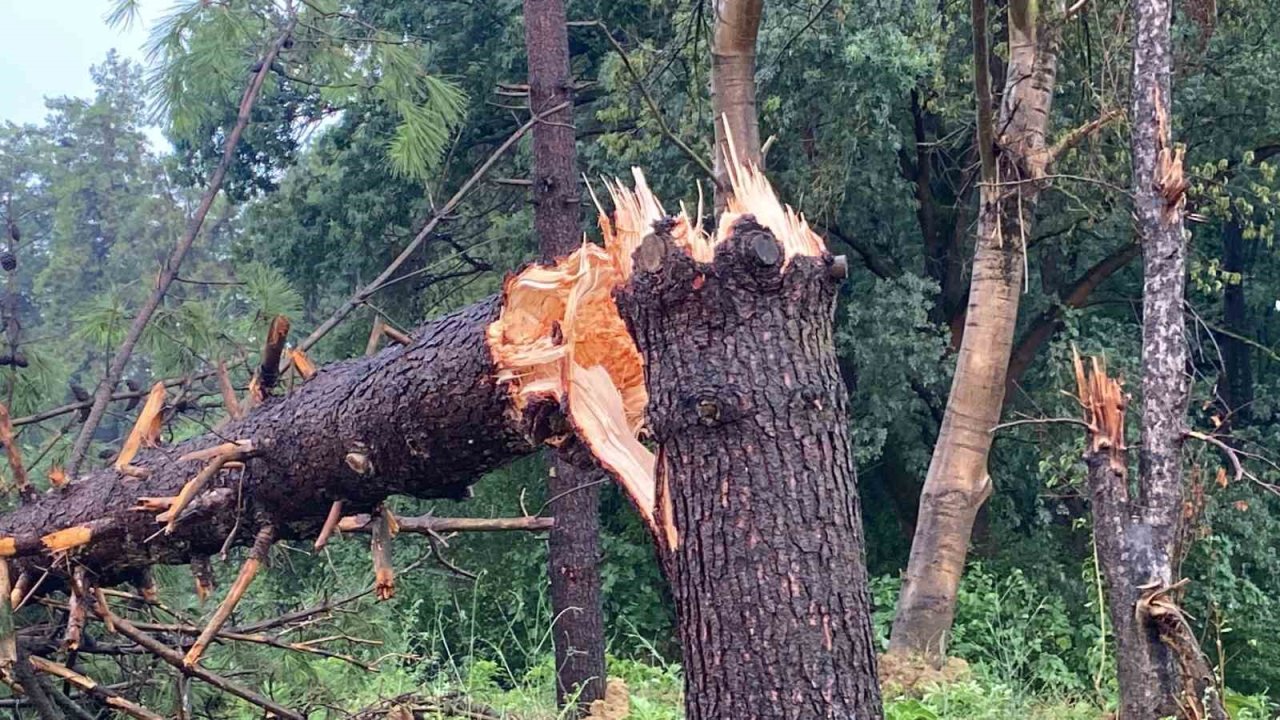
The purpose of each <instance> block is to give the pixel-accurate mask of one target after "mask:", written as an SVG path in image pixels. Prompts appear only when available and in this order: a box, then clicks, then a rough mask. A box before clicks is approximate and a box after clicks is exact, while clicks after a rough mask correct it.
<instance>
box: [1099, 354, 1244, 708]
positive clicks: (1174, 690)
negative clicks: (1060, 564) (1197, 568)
mask: <svg viewBox="0 0 1280 720" xmlns="http://www.w3.org/2000/svg"><path fill="white" fill-rule="evenodd" d="M1076 381H1077V386H1078V389H1079V396H1080V398H1081V401H1082V403H1083V405H1084V407H1085V423H1086V424H1087V425H1088V428H1089V430H1088V446H1087V449H1086V450H1085V455H1084V460H1085V465H1086V466H1087V468H1088V478H1089V497H1090V499H1091V501H1092V509H1093V536H1094V542H1095V543H1096V545H1097V549H1098V565H1099V567H1100V569H1101V571H1102V574H1103V577H1104V578H1105V579H1106V596H1107V613H1108V616H1109V617H1110V619H1111V630H1112V632H1113V633H1114V635H1115V642H1116V674H1117V677H1118V679H1119V683H1120V715H1119V716H1120V717H1121V718H1124V719H1125V720H1155V719H1156V718H1165V717H1177V718H1186V719H1187V720H1190V719H1192V718H1194V719H1196V720H1200V719H1202V718H1212V719H1213V720H1226V718H1227V715H1226V712H1225V711H1224V710H1223V708H1222V704H1221V699H1220V697H1219V696H1218V688H1217V686H1216V684H1215V678H1214V675H1213V672H1212V670H1211V669H1210V668H1209V664H1208V662H1207V661H1206V660H1205V659H1204V655H1203V654H1202V653H1201V651H1200V646H1199V643H1198V641H1197V639H1196V636H1195V634H1194V632H1193V631H1192V629H1191V627H1190V625H1188V623H1187V618H1186V616H1185V615H1184V614H1183V612H1182V610H1181V609H1180V608H1179V607H1178V604H1177V596H1178V588H1177V585H1176V584H1171V583H1169V582H1168V581H1167V579H1165V578H1167V577H1172V571H1170V570H1166V569H1165V568H1164V567H1163V564H1165V563H1167V558H1168V556H1169V547H1170V543H1169V541H1168V539H1167V536H1166V534H1165V533H1164V531H1163V529H1162V528H1161V527H1160V526H1158V525H1157V526H1153V525H1152V524H1151V523H1149V522H1148V518H1147V517H1145V515H1146V512H1145V510H1146V509H1145V508H1143V507H1142V505H1141V503H1142V502H1143V498H1144V496H1149V495H1150V494H1151V488H1150V487H1149V486H1148V480H1147V478H1146V477H1143V478H1142V479H1141V480H1140V483H1139V488H1138V490H1139V492H1138V496H1137V497H1130V492H1129V461H1128V457H1127V451H1126V442H1125V436H1124V415H1125V404H1126V396H1125V394H1124V391H1123V390H1122V388H1121V386H1120V384H1119V383H1118V382H1116V381H1115V380H1113V379H1112V378H1109V377H1107V374H1106V369H1105V367H1104V366H1103V365H1102V363H1101V362H1098V361H1096V360H1095V361H1094V362H1093V364H1092V368H1091V370H1090V371H1089V372H1086V371H1085V370H1084V366H1083V363H1080V362H1079V359H1078V358H1077V365H1076ZM1153 541H1162V542H1163V543H1164V544H1163V545H1156V544H1155V543H1154V542H1153ZM1162 573H1163V575H1164V576H1165V577H1164V578H1162V577H1161V574H1162Z"/></svg>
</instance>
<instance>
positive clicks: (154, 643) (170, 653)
mask: <svg viewBox="0 0 1280 720" xmlns="http://www.w3.org/2000/svg"><path fill="white" fill-rule="evenodd" d="M95 612H96V613H97V615H98V617H100V618H102V619H103V620H106V619H108V618H110V620H111V623H112V625H114V626H115V628H116V632H117V633H119V634H120V635H123V636H124V637H126V638H128V639H130V640H132V641H133V642H135V643H137V644H138V645H140V646H142V647H143V648H144V649H146V650H147V652H150V653H151V654H152V655H155V656H156V657H158V658H160V659H161V660H163V661H165V662H166V663H168V664H170V665H172V666H173V667H175V668H177V669H178V671H179V672H181V673H182V674H183V675H187V676H189V677H194V678H199V679H200V680H203V681H204V682H206V683H208V684H209V685H212V686H213V687H216V688H218V689H219V690H222V691H223V692H226V693H229V694H231V695H234V696H236V697H238V698H240V699H241V700H244V701H245V702H248V703H251V704H253V705H257V706H258V707H260V708H262V709H264V710H266V711H267V712H270V713H274V714H275V715H276V716H278V717H281V718H286V720H306V719H305V718H304V717H303V716H302V715H301V714H300V713H297V712H295V711H293V710H290V709H289V708H287V707H284V706H283V705H280V704H279V703H277V702H275V701H274V700H271V699H270V698H266V697H263V696H262V695H259V694H258V693H256V692H254V691H252V690H250V689H248V688H245V687H242V686H240V685H238V684H236V683H234V682H232V681H230V680H228V679H226V678H224V677H222V676H221V675H218V674H216V673H213V672H210V671H208V670H205V669H204V668H201V667H199V666H189V665H187V664H186V663H184V662H183V656H182V653H180V652H178V651H177V650H174V649H173V648H171V647H169V646H167V645H165V644H164V643H162V642H160V641H159V640H156V639H155V638H153V637H151V636H150V635H148V634H146V633H145V632H143V631H141V630H139V629H138V628H137V627H136V626H135V625H134V624H133V623H132V622H130V621H128V620H126V619H124V618H122V617H120V616H119V615H116V614H114V613H112V612H111V610H110V609H109V608H107V607H104V606H96V607H95Z"/></svg>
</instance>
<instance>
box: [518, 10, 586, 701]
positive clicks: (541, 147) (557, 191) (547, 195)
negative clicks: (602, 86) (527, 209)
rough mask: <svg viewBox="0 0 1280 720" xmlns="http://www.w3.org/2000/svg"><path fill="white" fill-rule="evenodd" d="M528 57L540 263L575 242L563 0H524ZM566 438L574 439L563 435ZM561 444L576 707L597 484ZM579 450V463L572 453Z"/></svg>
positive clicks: (558, 596) (561, 617)
mask: <svg viewBox="0 0 1280 720" xmlns="http://www.w3.org/2000/svg"><path fill="white" fill-rule="evenodd" d="M524 27H525V47H526V49H527V52H528V55H529V107H530V108H531V109H532V110H533V112H534V113H535V114H539V113H543V112H545V111H546V110H548V109H550V108H553V107H555V106H557V105H559V104H561V103H566V106H565V109H564V110H562V111H560V112H557V113H552V114H549V115H548V116H547V118H546V119H545V120H543V121H541V122H539V123H538V124H537V125H535V126H534V128H533V207H534V211H533V224H534V231H535V233H536V235H537V237H538V243H539V250H540V253H541V255H542V260H543V261H544V262H551V261H554V260H555V259H556V258H561V257H565V256H567V255H568V254H569V253H571V252H573V251H574V250H575V249H576V248H577V247H578V246H579V245H580V244H581V243H582V229H581V226H580V225H579V223H580V219H581V218H580V212H579V210H578V205H579V198H578V178H577V167H576V165H577V162H576V152H575V150H576V148H575V147H574V142H575V138H574V128H573V107H572V100H573V90H572V88H573V86H572V79H571V78H570V75H569V37H568V28H567V26H566V25H565V10H564V0H525V1H524ZM569 445H570V446H578V444H577V443H576V441H572V440H571V441H570V442H569ZM578 447H579V452H577V453H574V450H573V447H565V448H561V449H558V450H555V451H552V452H551V453H550V455H551V458H550V459H551V470H550V476H549V477H548V480H547V496H548V497H549V498H552V501H551V505H550V510H551V512H552V513H553V514H555V515H556V516H557V517H558V518H559V521H558V522H557V523H556V526H555V528H554V529H552V531H551V535H550V538H549V540H548V543H547V563H548V566H547V572H548V575H549V577H550V582H551V613H552V618H553V628H552V637H553V640H554V644H555V653H556V701H557V702H558V703H559V704H560V706H561V707H563V706H564V705H565V704H566V702H567V701H570V700H571V699H572V698H574V697H575V696H576V697H577V702H578V705H579V707H585V706H587V705H589V704H590V703H591V702H592V701H593V700H597V699H599V698H602V697H604V687H605V684H604V683H605V666H604V612H603V609H602V608H601V601H600V567H599V566H600V487H599V486H600V482H601V480H602V479H603V473H602V472H601V471H600V469H599V468H598V467H597V466H596V464H595V462H594V461H593V459H592V458H591V455H590V453H587V452H582V451H581V448H580V446H578ZM570 453H574V454H575V455H576V456H577V461H576V462H575V461H574V458H571V457H570Z"/></svg>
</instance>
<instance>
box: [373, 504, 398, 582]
mask: <svg viewBox="0 0 1280 720" xmlns="http://www.w3.org/2000/svg"><path fill="white" fill-rule="evenodd" d="M395 529H396V521H395V516H393V515H392V514H391V511H390V510H388V509H387V508H386V507H383V508H381V509H380V511H379V513H378V515H377V516H376V517H374V519H373V522H372V524H371V525H370V535H371V536H372V537H371V539H370V550H371V552H372V554H373V587H374V593H375V594H376V595H377V596H378V599H379V600H383V601H386V600H390V599H391V598H392V596H394V595H395V594H396V571H395V567H394V565H393V564H392V562H391V538H392V537H394V536H395Z"/></svg>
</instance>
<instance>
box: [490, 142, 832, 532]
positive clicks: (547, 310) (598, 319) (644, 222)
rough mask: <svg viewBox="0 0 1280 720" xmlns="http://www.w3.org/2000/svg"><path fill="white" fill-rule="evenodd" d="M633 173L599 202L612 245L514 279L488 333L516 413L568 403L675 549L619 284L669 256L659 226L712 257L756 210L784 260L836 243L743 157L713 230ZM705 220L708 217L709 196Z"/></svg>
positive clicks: (556, 440)
mask: <svg viewBox="0 0 1280 720" xmlns="http://www.w3.org/2000/svg"><path fill="white" fill-rule="evenodd" d="M632 174H633V179H634V188H627V187H625V186H624V185H622V184H621V183H620V182H616V181H614V182H610V181H606V182H605V187H606V188H607V189H608V192H609V196H610V198H611V199H612V201H613V205H614V211H613V214H612V215H610V214H608V213H606V212H605V210H604V209H603V208H602V207H600V205H599V202H598V201H597V203H596V206H597V209H598V210H599V225H600V231H601V235H602V236H603V238H604V247H600V246H598V245H594V244H592V243H588V242H584V243H583V245H582V247H581V248H579V249H578V250H576V251H574V252H573V253H572V254H570V255H569V256H567V257H564V258H561V259H559V260H558V261H557V262H556V263H555V264H553V265H535V266H532V267H529V268H527V269H525V270H524V271H523V272H521V273H519V274H518V275H513V276H510V277H508V278H507V281H506V283H505V284H504V286H503V294H504V302H503V305H502V313H501V315H500V316H499V318H498V320H497V321H495V322H494V323H493V324H491V325H490V326H489V329H488V342H489V349H490V352H491V354H492V357H493V360H494V364H495V365H496V366H497V368H498V378H499V380H500V381H501V382H504V383H506V386H507V388H508V390H509V392H510V393H511V395H512V399H513V403H512V404H513V407H514V409H515V411H516V412H517V413H520V414H521V415H523V414H524V413H526V411H528V410H530V409H531V408H534V407H537V406H538V405H539V404H542V403H546V404H549V405H552V406H555V407H563V408H565V409H566V410H567V419H568V420H569V422H570V424H571V426H572V428H571V429H572V431H573V432H576V434H577V437H578V438H579V439H580V440H581V441H582V442H584V443H585V444H586V445H587V446H588V447H589V448H590V450H591V452H592V454H593V455H594V456H595V457H596V459H597V460H598V461H599V462H600V464H601V465H602V466H603V467H604V468H605V469H607V470H609V471H610V472H611V473H612V474H613V475H614V477H615V478H616V479H617V481H618V483H619V484H620V485H621V486H622V488H623V490H624V491H625V492H626V494H627V496H628V497H629V498H630V500H631V501H632V503H633V504H635V506H636V508H637V509H638V510H639V512H640V514H641V516H642V517H643V518H644V520H645V522H646V523H647V524H648V526H649V528H650V530H651V531H652V532H653V533H654V534H655V535H656V536H657V537H658V538H659V541H660V543H661V544H662V545H663V546H664V547H666V548H668V549H674V548H675V547H676V546H677V544H678V542H679V535H678V532H677V529H676V528H675V527H674V523H673V522H669V521H664V519H663V518H666V517H668V516H669V512H664V511H663V508H660V507H659V497H658V495H659V493H658V492H657V489H656V488H655V484H654V469H655V459H654V455H653V453H652V452H651V451H650V450H649V449H648V448H647V447H645V446H644V445H643V444H642V443H641V442H640V441H639V439H638V436H639V434H640V431H641V429H642V427H643V424H644V409H645V406H646V405H647V403H648V394H647V391H646V389H645V385H644V364H643V360H642V359H641V357H640V354H639V352H638V351H637V350H636V347H635V344H634V343H633V342H632V340H631V336H630V334H629V333H628V332H627V328H626V325H625V323H624V322H623V320H622V318H621V316H620V315H619V314H618V309H617V306H616V305H615V304H614V300H613V292H614V290H616V289H618V288H619V287H621V286H622V285H623V284H625V283H626V282H627V280H628V279H629V278H630V277H631V276H632V274H633V273H635V272H636V271H637V270H654V269H656V268H653V267H648V266H647V265H648V264H650V263H652V262H661V257H657V258H649V257H647V253H646V252H645V250H644V249H642V245H643V246H645V249H648V247H649V246H648V245H646V243H645V240H646V239H647V238H649V237H652V236H653V235H654V233H655V232H661V233H662V234H663V235H664V236H665V237H666V238H667V239H669V240H670V242H671V243H672V244H673V245H674V246H675V247H676V248H679V249H680V250H682V251H684V252H685V253H686V254H688V255H689V256H690V257H691V258H693V259H694V260H696V261H697V262H699V263H703V264H706V263H710V262H712V261H713V260H714V259H715V253H716V248H717V247H718V246H719V245H720V243H722V242H724V241H725V240H726V239H728V238H729V236H730V235H731V234H732V232H733V227H734V225H735V224H736V223H737V221H738V220H739V219H740V218H741V217H743V216H744V215H747V214H750V215H752V216H754V217H755V220H756V222H758V223H760V224H761V225H762V226H764V227H766V228H768V229H769V230H770V232H772V233H773V235H774V236H775V237H776V238H777V240H778V242H779V243H780V244H781V246H782V248H783V253H784V255H785V258H784V262H783V263H782V266H783V267H784V268H785V266H786V263H787V261H790V259H791V258H793V257H795V256H799V255H810V256H817V255H822V254H824V253H825V252H826V249H825V246H824V243H823V241H822V239H821V238H820V237H819V236H818V235H817V234H815V233H814V232H813V231H812V230H811V229H810V228H809V226H808V224H807V223H806V222H805V220H804V218H803V217H802V216H801V215H800V214H799V213H797V212H795V211H794V210H792V209H791V208H790V207H787V206H785V205H783V204H781V203H780V202H778V199H777V196H776V195H775V194H774V192H773V188H772V187H771V186H770V185H769V182H768V180H766V179H765V177H764V175H763V174H761V173H760V172H759V171H758V170H757V169H755V168H754V167H751V166H746V165H742V164H739V163H737V162H735V163H734V164H733V167H731V168H730V169H729V177H730V181H731V183H732V185H733V192H734V196H733V197H732V198H731V199H730V200H729V202H728V206H727V211H726V212H725V213H724V214H723V215H722V216H721V217H720V221H719V224H718V227H717V228H716V230H715V232H714V233H708V232H706V231H704V230H703V228H702V227H701V224H700V221H695V220H693V219H691V218H690V216H689V214H688V213H687V212H686V211H685V209H684V208H683V207H681V210H680V212H679V213H678V214H675V215H668V213H667V212H666V210H664V209H663V207H662V204H661V203H660V202H659V201H658V199H657V198H656V197H655V196H654V194H653V192H652V191H651V190H650V189H649V186H648V184H647V183H646V182H645V178H644V175H643V173H641V172H640V170H638V169H634V170H633V171H632ZM594 197H595V196H594V194H593V195H592V198H593V200H594ZM694 217H701V202H699V208H698V212H697V213H696V214H695V216H694ZM637 251H639V252H638V253H637ZM637 264H639V267H638V266H637ZM696 283H697V281H696V280H695V286H694V289H695V290H696V289H697V287H698V285H697V284H696ZM553 425H554V424H553ZM534 430H535V434H536V435H537V437H535V439H536V440H538V441H541V442H546V443H547V444H550V445H558V444H560V443H562V442H564V441H565V440H566V439H567V437H568V435H569V434H570V429H569V428H555V427H554V426H553V427H552V428H550V429H549V431H548V432H546V433H545V434H541V433H540V432H539V431H540V430H541V429H540V428H534ZM667 499H668V500H669V498H667Z"/></svg>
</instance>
